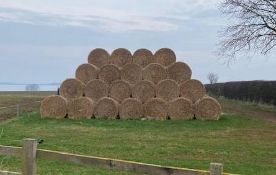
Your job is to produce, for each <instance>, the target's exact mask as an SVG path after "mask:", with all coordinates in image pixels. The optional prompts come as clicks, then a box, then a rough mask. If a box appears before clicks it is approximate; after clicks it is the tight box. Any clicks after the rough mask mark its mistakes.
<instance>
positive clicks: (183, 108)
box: [168, 97, 194, 120]
mask: <svg viewBox="0 0 276 175" xmlns="http://www.w3.org/2000/svg"><path fill="white" fill-rule="evenodd" d="M168 113H169V114H168V115H169V117H170V119H171V120H181V119H184V120H189V119H193V117H194V111H193V103H192V101H191V100H189V99H187V98H183V97H179V98H176V99H175V100H173V101H171V102H170V103H169V105H168Z"/></svg>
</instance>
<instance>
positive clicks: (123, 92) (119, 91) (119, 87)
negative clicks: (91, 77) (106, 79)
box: [109, 80, 131, 103]
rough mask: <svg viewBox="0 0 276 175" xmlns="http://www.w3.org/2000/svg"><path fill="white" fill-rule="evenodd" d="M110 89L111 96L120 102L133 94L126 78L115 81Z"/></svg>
mask: <svg viewBox="0 0 276 175" xmlns="http://www.w3.org/2000/svg"><path fill="white" fill-rule="evenodd" d="M109 89H110V91H109V96H110V97H111V98H113V99H115V100H116V101H117V102H119V103H121V102H122V101H123V100H124V99H125V98H129V97H130V96H131V86H130V84H129V83H128V82H126V81H124V80H116V81H113V82H112V83H111V85H110V88H109Z"/></svg>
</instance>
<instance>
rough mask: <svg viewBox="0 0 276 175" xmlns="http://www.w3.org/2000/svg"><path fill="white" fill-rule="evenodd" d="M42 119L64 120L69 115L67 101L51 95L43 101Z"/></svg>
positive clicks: (41, 107) (41, 108)
mask: <svg viewBox="0 0 276 175" xmlns="http://www.w3.org/2000/svg"><path fill="white" fill-rule="evenodd" d="M40 114H41V117H42V118H64V117H65V116H66V114H67V101H66V99H65V98H64V97H62V96H58V95H51V96H48V97H46V98H45V99H43V100H42V102H41V106H40Z"/></svg>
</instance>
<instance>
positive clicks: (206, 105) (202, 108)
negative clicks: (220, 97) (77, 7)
mask: <svg viewBox="0 0 276 175" xmlns="http://www.w3.org/2000/svg"><path fill="white" fill-rule="evenodd" d="M195 108H196V110H195V116H196V118H197V119H201V120H218V119H219V117H220V113H221V106H220V104H219V103H218V102H217V100H216V99H214V98H211V97H203V98H202V99H200V100H198V101H197V102H196V104H195Z"/></svg>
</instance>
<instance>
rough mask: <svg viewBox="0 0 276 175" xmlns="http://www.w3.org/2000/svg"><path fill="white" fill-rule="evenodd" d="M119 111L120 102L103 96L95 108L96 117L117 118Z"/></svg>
mask: <svg viewBox="0 0 276 175" xmlns="http://www.w3.org/2000/svg"><path fill="white" fill-rule="evenodd" d="M118 112H119V109H118V103H117V102H116V100H113V99H112V98H109V97H103V98H101V99H100V100H99V101H98V102H97V103H96V105H95V108H94V116H95V118H104V119H116V118H117V116H118Z"/></svg>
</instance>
